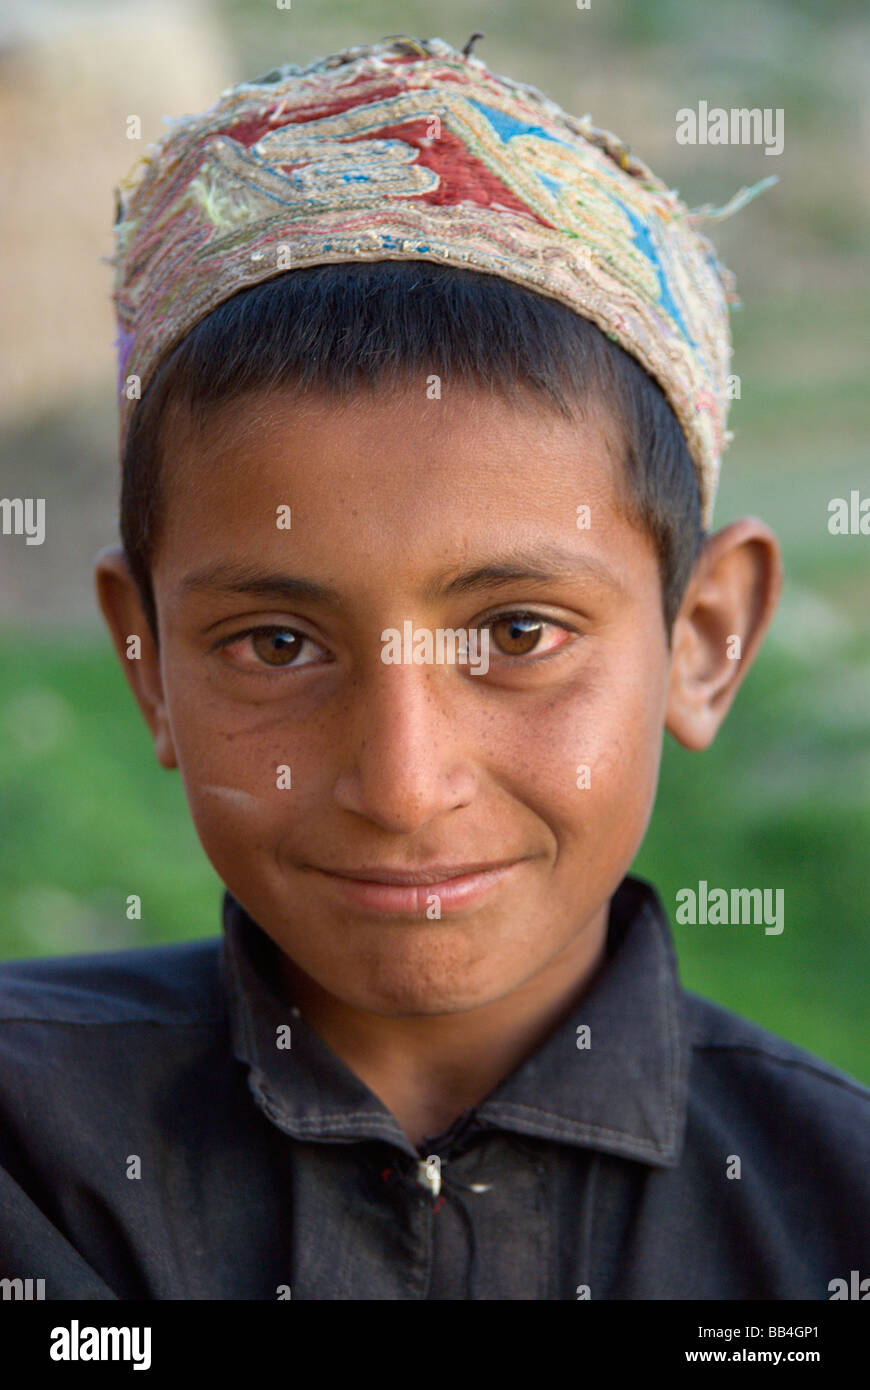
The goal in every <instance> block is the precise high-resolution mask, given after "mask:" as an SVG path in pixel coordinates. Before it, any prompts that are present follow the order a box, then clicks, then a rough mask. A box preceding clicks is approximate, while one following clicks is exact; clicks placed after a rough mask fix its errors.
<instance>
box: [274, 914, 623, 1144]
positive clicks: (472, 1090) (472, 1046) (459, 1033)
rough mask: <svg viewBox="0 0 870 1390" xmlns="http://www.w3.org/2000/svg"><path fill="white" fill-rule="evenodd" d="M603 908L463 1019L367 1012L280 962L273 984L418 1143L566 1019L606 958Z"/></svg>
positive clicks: (473, 1101)
mask: <svg viewBox="0 0 870 1390" xmlns="http://www.w3.org/2000/svg"><path fill="white" fill-rule="evenodd" d="M609 908H610V903H609V901H608V902H605V903H604V905H603V906H602V907H601V908H600V909H599V912H598V913H597V915H596V917H595V918H594V919H593V920H592V921H590V922H588V923H587V924H586V926H585V927H584V928H583V930H582V931H580V932H578V934H577V936H575V937H574V938H573V940H572V941H570V942H569V943H568V945H567V947H565V948H564V949H563V950H562V951H561V952H560V953H559V955H558V956H557V957H555V958H554V959H553V960H551V961H549V962H548V963H547V965H545V966H544V967H543V969H541V970H540V971H539V972H538V973H537V974H536V975H535V976H533V977H532V978H531V979H529V980H527V981H525V983H524V984H522V985H521V986H519V987H518V988H517V989H515V990H513V991H512V992H511V993H510V994H507V995H505V996H503V997H502V998H500V999H495V1000H493V1001H491V1002H490V1003H487V1004H484V1005H482V1006H480V1007H479V1008H476V1009H470V1010H464V1011H462V1012H461V1013H453V1014H436V1015H428V1016H427V1015H415V1016H412V1017H406V1016H405V1017H387V1016H384V1015H382V1014H371V1013H367V1012H365V1011H363V1010H360V1009H357V1008H353V1007H351V1006H350V1005H347V1004H345V1003H344V1002H343V1001H342V1000H340V999H337V998H336V997H335V996H334V995H332V994H330V993H328V992H327V991H326V990H324V989H322V988H321V986H320V985H318V984H317V983H316V981H314V980H312V979H311V978H310V976H308V975H306V974H305V973H304V972H303V971H301V970H300V969H299V968H298V966H297V965H296V964H295V963H294V962H293V961H291V960H290V959H289V958H288V957H287V956H282V958H281V959H282V980H281V987H282V989H283V991H284V992H285V993H286V996H287V997H288V998H289V999H292V1001H293V1003H294V1004H295V1005H296V1006H297V1007H298V1008H299V1009H300V1011H301V1013H302V1015H303V1017H304V1018H305V1020H306V1022H307V1023H308V1024H310V1026H311V1027H312V1028H313V1029H314V1030H315V1032H317V1033H318V1034H319V1035H320V1037H321V1038H322V1039H323V1040H324V1042H326V1043H327V1044H328V1045H329V1046H330V1047H331V1048H332V1050H333V1052H335V1053H336V1054H337V1056H339V1057H340V1058H341V1059H342V1061H344V1062H345V1063H346V1065H347V1066H348V1067H350V1069H351V1071H353V1072H354V1073H355V1074H356V1075H357V1076H358V1077H359V1078H360V1079H361V1080H362V1081H364V1082H365V1084H366V1085H367V1086H368V1087H369V1089H370V1090H371V1091H373V1092H374V1093H375V1095H376V1096H378V1097H379V1099H380V1100H381V1101H383V1103H384V1105H385V1106H386V1107H387V1109H388V1110H389V1111H390V1112H391V1113H392V1114H393V1115H394V1116H395V1117H396V1119H397V1120H398V1122H399V1124H400V1125H401V1127H402V1129H403V1130H404V1132H405V1134H406V1135H407V1136H408V1138H409V1139H410V1141H411V1143H412V1144H414V1145H415V1146H419V1145H421V1144H422V1143H423V1141H424V1139H426V1138H427V1137H433V1136H436V1135H440V1134H442V1133H443V1132H444V1131H445V1130H446V1129H447V1128H448V1127H449V1126H450V1125H451V1124H452V1123H453V1122H454V1121H455V1120H456V1119H457V1118H458V1116H459V1115H461V1114H462V1112H463V1111H464V1110H467V1109H468V1108H469V1107H471V1106H476V1105H479V1104H480V1102H481V1101H483V1100H484V1099H485V1097H486V1096H487V1095H489V1093H490V1092H491V1091H492V1090H493V1089H494V1088H495V1087H496V1086H497V1085H498V1084H499V1082H500V1081H502V1080H504V1078H505V1077H507V1076H508V1075H509V1074H510V1073H511V1072H512V1071H514V1070H515V1068H516V1067H518V1066H519V1064H520V1063H521V1062H522V1061H523V1060H524V1059H525V1058H526V1057H528V1056H529V1055H530V1054H531V1053H532V1052H533V1051H534V1050H535V1048H536V1047H538V1046H539V1044H540V1043H542V1042H543V1040H544V1039H545V1038H546V1037H547V1035H548V1034H549V1033H551V1032H552V1031H553V1029H554V1028H556V1027H557V1026H558V1025H559V1024H560V1023H561V1022H562V1021H563V1020H564V1019H565V1018H567V1016H568V1015H569V1014H570V1012H571V1010H572V1009H573V1008H574V1007H575V1006H576V1004H577V1002H578V1001H579V999H580V997H581V996H582V995H583V994H584V993H585V991H586V989H587V988H588V986H589V985H590V983H591V981H592V979H593V977H594V975H595V974H596V972H597V971H598V969H599V967H600V965H601V963H602V960H603V958H604V952H605V946H606V940H607V925H608V916H609Z"/></svg>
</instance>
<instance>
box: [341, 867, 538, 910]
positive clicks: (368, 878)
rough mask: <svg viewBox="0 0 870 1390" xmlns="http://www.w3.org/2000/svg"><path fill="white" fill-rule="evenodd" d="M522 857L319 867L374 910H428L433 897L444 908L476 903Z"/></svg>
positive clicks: (351, 897) (359, 902)
mask: <svg viewBox="0 0 870 1390" xmlns="http://www.w3.org/2000/svg"><path fill="white" fill-rule="evenodd" d="M522 862H523V860H522V859H502V860H499V861H498V862H495V863H488V864H480V863H477V864H428V865H425V866H421V867H419V868H416V869H402V868H398V867H395V868H393V867H388V866H387V865H384V866H383V867H379V866H376V867H366V868H360V869H352V870H345V869H342V870H340V871H339V870H336V869H318V870H317V872H318V873H322V874H324V876H325V877H326V878H328V879H329V880H330V881H331V882H332V883H333V884H334V885H335V887H336V888H337V889H338V892H339V893H340V894H341V896H342V897H343V898H344V899H345V900H346V901H349V902H352V903H354V904H355V905H356V906H358V907H366V908H369V909H370V910H372V911H374V912H405V913H408V912H411V913H420V912H426V910H427V908H429V907H430V906H431V904H430V901H429V900H430V898H431V897H432V896H433V895H434V896H436V897H437V899H438V906H439V910H440V909H441V908H444V907H465V906H467V905H469V904H471V903H476V902H477V901H478V900H479V899H480V898H482V897H483V896H484V895H485V894H486V893H488V892H490V891H491V890H492V889H494V888H495V887H496V886H497V885H498V884H500V883H502V882H503V881H504V879H505V878H506V877H507V876H508V875H509V874H510V873H511V872H512V870H513V869H514V868H515V867H516V866H517V865H518V864H520V863H522Z"/></svg>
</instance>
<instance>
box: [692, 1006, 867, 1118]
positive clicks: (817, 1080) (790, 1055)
mask: <svg viewBox="0 0 870 1390" xmlns="http://www.w3.org/2000/svg"><path fill="white" fill-rule="evenodd" d="M683 998H684V1001H685V1017H686V1026H687V1038H688V1043H689V1047H690V1049H691V1054H692V1069H693V1072H694V1084H693V1085H692V1086H691V1088H690V1089H691V1093H692V1094H693V1095H694V1096H695V1098H696V1100H697V1102H698V1103H699V1104H700V1105H701V1106H704V1105H713V1104H716V1103H717V1102H721V1103H723V1104H724V1103H726V1102H727V1103H728V1104H729V1108H730V1104H731V1102H733V1103H734V1105H736V1106H739V1107H741V1108H745V1107H746V1106H747V1105H748V1106H750V1107H752V1108H754V1107H756V1106H757V1107H759V1111H760V1116H761V1117H762V1118H763V1116H764V1115H765V1114H768V1115H769V1117H770V1120H771V1122H773V1121H774V1120H775V1118H776V1115H777V1112H778V1113H779V1114H780V1115H781V1114H782V1112H783V1110H784V1109H785V1110H789V1111H792V1112H793V1113H794V1115H795V1117H796V1118H800V1119H801V1120H802V1121H803V1122H805V1123H807V1124H808V1125H811V1126H813V1127H821V1126H823V1125H829V1124H830V1122H831V1119H832V1117H836V1116H840V1117H841V1118H842V1119H843V1121H844V1122H847V1121H854V1120H855V1119H861V1118H863V1120H864V1122H865V1124H866V1122H867V1121H870V1087H867V1086H865V1085H864V1084H863V1083H862V1082H860V1081H858V1080H857V1078H856V1077H854V1076H850V1075H848V1074H847V1073H846V1072H845V1071H842V1070H841V1069H840V1068H838V1067H836V1066H834V1065H833V1064H831V1063H830V1062H826V1061H824V1060H823V1059H822V1058H821V1057H818V1056H816V1055H815V1054H814V1053H812V1052H810V1051H808V1050H807V1049H806V1048H803V1047H799V1046H798V1045H797V1044H796V1043H792V1042H789V1041H788V1040H787V1039H786V1038H783V1037H780V1036H779V1035H778V1034H776V1033H773V1032H771V1031H770V1030H769V1029H767V1028H764V1027H762V1026H761V1025H760V1024H758V1023H753V1022H752V1021H750V1020H749V1019H747V1018H744V1017H743V1016H742V1015H740V1014H737V1013H734V1012H733V1011H732V1010H731V1009H728V1008H725V1007H723V1006H722V1005H721V1004H716V1003H714V1002H713V1001H712V1000H711V999H707V998H705V997H703V996H702V995H699V994H695V993H693V992H692V991H690V990H684V991H683ZM866 1133H868V1135H870V1126H868V1129H867V1131H866ZM855 1137H856V1138H857V1136H855Z"/></svg>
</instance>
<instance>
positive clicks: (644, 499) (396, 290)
mask: <svg viewBox="0 0 870 1390" xmlns="http://www.w3.org/2000/svg"><path fill="white" fill-rule="evenodd" d="M416 374H422V375H423V376H428V375H430V374H436V375H438V376H440V377H441V378H442V380H449V379H454V380H461V381H470V382H472V383H474V384H476V385H478V386H480V388H481V389H484V390H490V391H498V392H500V393H503V394H505V395H513V396H515V395H516V391H517V388H518V387H522V388H524V389H526V390H527V391H529V392H531V393H532V394H534V395H536V396H539V397H543V398H546V399H547V400H549V402H550V403H551V404H552V405H553V406H554V408H555V409H557V410H558V411H559V412H560V413H561V414H563V415H564V416H566V417H568V418H569V419H570V418H574V417H573V414H572V406H573V409H574V410H576V409H577V408H578V407H580V406H583V405H584V404H595V403H597V402H600V403H602V404H604V405H605V406H606V407H607V408H608V410H609V412H610V416H611V417H612V419H613V421H614V423H615V425H616V427H617V429H618V430H619V432H620V435H621V438H618V439H617V441H616V442H617V447H618V448H619V449H620V452H621V455H622V461H623V468H622V470H621V472H622V479H621V482H620V483H618V484H617V486H618V487H620V490H621V493H622V497H623V501H624V503H625V505H626V507H627V509H628V511H629V513H630V514H631V516H632V519H633V520H635V521H636V523H637V524H639V525H640V526H642V527H643V528H644V529H645V530H646V531H647V533H648V534H649V536H650V538H651V539H652V541H653V543H654V545H655V547H656V550H657V553H658V557H659V570H660V575H661V583H662V607H663V613H664V618H665V626H666V629H667V632H668V636H669V637H670V632H671V628H672V625H673V620H674V616H675V614H676V611H677V609H678V607H679V604H680V600H681V599H682V596H683V593H684V591H685V587H686V584H687V582H688V579H689V575H690V574H691V571H692V566H693V565H694V562H695V559H696V557H697V554H698V551H699V549H700V546H701V543H702V540H703V537H704V533H703V528H702V525H701V510H700V497H699V492H698V485H697V479H696V475H695V469H694V466H693V464H692V459H691V456H690V454H689V451H688V447H687V445H686V440H685V436H684V434H683V432H682V429H681V428H680V425H679V423H678V421H677V418H676V416H675V415H674V412H673V410H672V408H671V406H670V404H669V403H668V401H667V399H666V397H665V395H664V392H663V391H662V389H661V387H660V386H659V385H658V383H657V382H656V381H654V380H653V378H652V377H651V376H649V375H648V373H647V372H646V371H645V370H644V368H643V367H641V366H640V364H639V363H638V362H637V361H636V360H635V359H634V358H633V357H631V356H630V355H629V354H628V353H627V352H625V351H624V350H623V349H622V348H621V347H620V346H619V345H618V344H617V343H615V342H613V341H612V340H611V339H610V338H608V337H607V336H606V335H605V334H604V333H603V332H602V331H601V330H600V329H599V328H597V327H596V326H595V324H593V323H592V322H591V321H590V320H588V319H584V318H581V317H580V316H579V315H578V314H576V313H574V311H573V310H571V309H569V308H568V307H567V306H566V305H563V304H560V303H558V302H557V301H556V300H553V299H549V298H547V297H545V296H544V295H540V294H536V293H535V292H534V291H533V290H527V289H525V288H523V287H522V286H519V285H516V284H513V283H512V282H511V281H508V280H503V279H501V277H499V276H495V275H487V274H484V273H483V272H480V271H472V270H460V269H458V268H454V267H451V266H442V265H438V264H436V263H434V262H427V261H367V262H353V263H342V264H336V265H322V266H314V267H310V268H309V269H306V270H296V271H292V272H289V273H285V274H283V275H278V276H275V277H273V278H272V279H271V280H267V281H264V282H262V283H260V284H258V285H255V286H253V287H252V288H250V289H246V290H241V291H240V292H239V293H238V294H235V295H233V296H232V298H231V299H227V300H225V302H224V303H223V304H221V305H219V306H218V308H217V309H215V310H213V312H212V313H210V314H208V315H207V316H206V317H205V318H204V319H202V320H201V321H200V322H199V323H198V324H196V325H195V327H194V328H192V329H191V331H190V332H189V333H188V334H187V336H186V337H185V338H184V339H183V340H182V341H181V342H180V343H179V344H178V345H177V346H176V347H175V348H174V349H173V350H172V351H171V352H170V353H169V355H168V356H167V357H166V359H165V360H164V361H163V363H162V364H161V366H160V368H159V369H158V371H157V373H156V375H155V377H154V378H153V380H152V382H151V383H150V385H149V387H148V389H147V390H146V392H145V394H144V396H143V398H142V400H141V401H140V402H139V405H138V406H137V408H136V412H135V415H134V417H133V421H132V425H131V429H130V433H129V437H128V440H127V446H126V449H125V453H124V460H123V481H122V489H121V520H120V530H121V539H122V542H123V545H124V549H125V551H126V554H127V559H128V562H129V565H130V569H131V571H132V574H133V577H134V580H135V582H136V586H137V589H138V591H139V594H140V597H141V600H142V603H143V606H144V608H145V613H146V616H147V619H148V623H149V626H150V628H151V631H152V634H153V636H154V638H155V641H156V640H157V639H158V632H157V613H156V608H155V604H154V595H153V589H152V584H151V562H152V558H153V555H154V551H155V548H156V544H157V540H158V534H159V529H160V524H161V515H162V506H163V502H164V500H165V489H164V488H163V487H162V486H161V473H162V467H163V450H162V447H161V435H162V427H163V424H164V422H165V419H166V414H167V407H168V406H169V404H170V403H172V404H173V405H179V406H182V407H186V408H187V409H188V410H189V411H190V413H191V415H192V416H193V417H194V418H198V419H199V421H200V422H202V421H203V420H204V419H205V417H206V415H207V413H208V410H209V407H212V406H215V405H217V404H218V403H224V402H226V401H229V400H233V399H235V398H238V397H240V396H242V395H244V394H245V393H246V392H249V391H253V390H260V389H270V388H277V387H288V388H289V387H295V388H296V389H302V390H304V389H305V388H307V387H308V388H312V389H316V390H319V391H326V392H330V393H333V394H334V395H336V396H339V397H342V396H345V397H346V396H347V395H349V394H350V393H351V392H353V391H358V390H360V389H366V388H368V389H372V388H375V387H377V386H379V385H383V384H384V383H385V382H387V381H389V382H401V381H403V380H407V379H408V378H410V377H412V376H414V375H416Z"/></svg>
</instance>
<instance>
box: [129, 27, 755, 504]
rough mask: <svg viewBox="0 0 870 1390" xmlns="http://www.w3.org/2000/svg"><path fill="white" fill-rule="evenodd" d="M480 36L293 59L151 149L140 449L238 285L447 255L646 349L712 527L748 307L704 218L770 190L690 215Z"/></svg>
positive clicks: (138, 253)
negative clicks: (741, 308)
mask: <svg viewBox="0 0 870 1390" xmlns="http://www.w3.org/2000/svg"><path fill="white" fill-rule="evenodd" d="M476 37H480V36H473V39H474V38H476ZM473 39H472V40H469V43H468V44H467V45H466V47H465V49H464V50H463V51H462V52H459V51H457V50H455V49H453V48H451V47H450V45H449V44H447V43H445V42H444V41H443V39H438V38H433V39H423V40H421V39H415V38H408V37H405V36H401V37H399V36H390V37H388V38H386V39H383V40H382V41H381V42H380V43H378V44H374V45H370V46H360V47H356V48H350V49H346V50H345V51H344V52H341V53H335V54H332V55H331V56H330V57H327V58H322V59H319V60H317V61H316V62H314V63H311V64H310V65H309V66H307V67H295V66H285V67H281V68H276V69H275V71H274V72H270V73H267V74H266V75H265V76H263V77H260V78H258V79H257V80H256V81H253V82H246V83H242V84H241V85H239V86H237V87H233V88H231V89H229V90H227V91H225V92H224V93H223V95H222V96H221V98H220V99H219V101H218V102H217V103H216V104H215V105H214V106H212V107H211V108H210V109H209V110H208V111H206V112H204V113H202V114H201V115H197V116H184V117H181V118H180V119H177V120H173V121H171V122H170V129H169V131H168V132H167V133H166V134H165V135H164V136H163V137H162V138H161V139H160V140H159V141H158V142H157V143H156V144H155V145H152V146H150V147H149V149H148V151H147V153H146V154H145V156H144V157H143V159H142V160H140V161H139V163H138V164H137V165H136V166H135V167H134V169H133V170H132V171H131V173H130V174H129V175H128V176H127V178H126V179H125V180H123V181H122V183H121V184H120V186H119V188H118V190H117V192H118V215H117V218H116V224H115V236H116V251H115V255H114V256H113V257H112V264H113V265H114V267H115V305H116V311H117V317H118V354H119V397H120V416H121V418H120V443H121V454H122V457H123V451H124V445H125V442H126V438H127V433H128V430H129V426H130V421H131V419H132V416H133V412H134V411H135V409H136V405H137V401H138V398H139V396H140V395H142V394H144V392H145V391H146V389H147V387H148V384H149V383H150V381H151V380H152V378H153V376H154V373H155V372H156V370H157V368H158V366H159V365H160V363H161V361H162V360H163V359H164V358H165V357H166V356H167V354H168V353H169V352H170V351H171V349H172V348H173V347H175V346H176V345H177V344H178V343H179V342H180V341H181V339H182V338H183V337H184V336H185V334H186V333H188V332H189V330H190V329H191V328H192V327H193V326H194V325H195V324H196V323H198V322H199V320H200V319H202V318H204V317H205V316H206V315H207V314H208V313H210V312H211V311H212V310H213V309H215V308H216V307H217V306H218V305H219V304H221V303H222V302H223V301H224V300H226V299H228V298H229V297H230V296H231V295H233V294H235V293H237V291H239V290H241V289H245V288H247V287H248V286H251V285H254V284H258V283H259V282H260V281H263V280H268V279H271V278H272V277H273V276H275V275H279V274H282V273H286V272H288V271H292V270H297V269H302V268H304V267H306V266H313V265H322V264H325V263H327V262H347V261H356V260H367V261H382V260H427V261H429V260H431V261H438V262H440V263H442V264H445V265H454V266H458V267H460V268H470V269H473V270H477V271H482V272H485V273H488V274H491V275H498V276H501V277H502V278H503V279H506V280H511V281H514V282H515V283H516V284H519V285H524V286H525V287H527V288H528V289H532V290H537V291H538V292H539V293H540V294H543V295H547V296H549V297H551V298H553V299H556V300H558V301H560V302H561V303H562V304H566V305H568V306H569V308H571V309H574V310H575V311H576V312H577V313H578V314H581V315H582V316H583V317H585V318H587V319H591V320H592V321H593V322H594V323H596V324H597V325H598V326H599V328H601V329H602V330H603V331H604V332H605V333H606V334H607V335H608V336H609V337H610V338H612V339H613V340H615V341H616V342H617V343H619V344H620V345H621V346H622V347H623V348H625V349H626V350H627V351H628V352H629V353H631V354H632V355H633V356H634V357H635V358H637V360H638V361H639V362H641V364H642V365H643V366H644V367H645V368H646V369H647V371H648V372H650V374H651V375H652V376H653V377H654V378H655V379H656V380H657V381H658V382H659V383H660V385H661V386H662V388H663V390H664V391H665V393H666V395H667V397H668V399H669V401H670V403H671V405H672V406H673V409H674V411H675V413H676V415H677V417H678V419H679V421H680V424H681V425H682V428H683V430H684V432H685V436H686V440H687V442H688V446H689V450H690V452H691V455H692V458H693V460H694V463H695V467H696V469H697V475H698V482H699V487H700V493H701V502H702V511H703V517H704V523H705V525H706V526H709V524H710V521H711V518H712V510H713V501H714V497H715V492H716V487H717V482H718V475H719V465H720V458H721V454H722V451H723V448H724V447H725V444H726V442H727V440H728V438H729V436H728V435H727V434H726V432H725V423H726V414H727V408H728V400H727V390H726V388H727V378H728V372H729V359H730V356H731V344H730V333H729V325H728V305H729V303H736V302H737V301H736V296H735V292H734V281H733V277H732V276H731V273H730V272H729V271H728V270H726V269H725V268H724V266H722V265H721V264H720V263H719V262H718V261H717V259H716V256H715V254H714V251H713V248H712V247H711V246H710V244H709V242H707V241H706V240H705V239H704V238H703V237H702V236H701V235H700V234H699V233H698V231H697V229H696V224H697V222H698V221H699V220H702V219H703V218H709V217H717V216H725V215H727V214H728V213H730V212H732V211H735V210H736V208H737V207H738V206H740V205H741V204H742V203H743V202H745V201H746V200H747V198H748V197H750V196H752V194H754V193H755V192H757V191H758V190H759V189H760V187H761V186H762V185H757V186H756V187H755V188H753V189H750V190H741V192H740V193H739V194H737V195H736V197H735V198H734V199H732V200H731V203H730V204H728V206H727V207H725V208H721V209H718V210H713V209H710V208H707V209H699V210H697V211H695V212H690V211H689V209H687V208H686V207H685V206H684V204H683V203H681V202H680V200H679V198H678V196H677V194H676V192H674V191H671V190H669V189H667V188H666V187H665V185H664V184H663V183H662V182H661V181H660V180H659V179H658V178H656V176H655V175H654V174H653V173H652V172H651V171H650V170H649V169H648V168H647V167H646V165H644V164H643V163H641V161H640V160H639V159H637V158H636V157H635V156H634V155H633V154H631V152H630V150H629V149H628V147H627V146H626V145H624V144H623V143H622V142H621V141H620V140H619V139H618V138H617V137H616V136H615V135H612V134H610V133H609V132H608V131H604V130H598V129H596V127H595V126H593V125H592V124H591V122H590V119H589V117H588V116H583V117H582V118H579V119H578V118H577V117H574V116H570V115H567V114H566V113H565V112H564V111H562V110H561V109H560V108H559V107H558V106H557V105H556V104H555V103H554V102H552V101H550V100H549V98H547V97H546V96H544V95H543V94H542V93H541V92H538V91H537V90H536V89H535V88H533V87H529V86H526V85H523V84H521V83H518V82H514V81H512V80H510V79H509V78H505V77H499V76H497V75H495V74H494V73H491V72H489V71H488V69H487V68H486V66H485V65H484V63H483V62H482V61H481V60H480V59H479V58H475V57H473V56H472V54H471V45H472V42H473ZM770 181H771V180H764V181H763V183H764V184H765V185H766V184H767V183H768V182H770ZM131 378H133V379H134V380H133V381H132V382H131ZM136 379H138V380H136Z"/></svg>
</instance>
